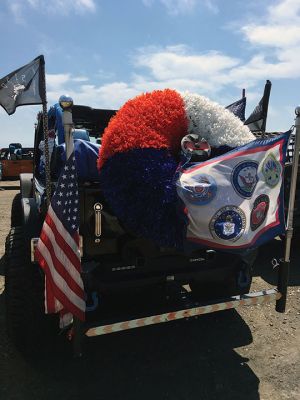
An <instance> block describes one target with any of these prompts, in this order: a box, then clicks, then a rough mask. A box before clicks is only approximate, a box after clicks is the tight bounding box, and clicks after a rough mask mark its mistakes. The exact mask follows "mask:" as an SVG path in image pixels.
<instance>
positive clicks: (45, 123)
mask: <svg viewBox="0 0 300 400" xmlns="http://www.w3.org/2000/svg"><path fill="white" fill-rule="evenodd" d="M41 57H42V58H41V71H42V73H41V89H42V93H41V98H42V106H43V128H44V154H45V177H46V198H47V199H46V201H47V208H48V207H49V205H50V200H51V173H50V156H49V154H50V153H49V131H48V111H47V91H46V71H45V60H44V56H41Z"/></svg>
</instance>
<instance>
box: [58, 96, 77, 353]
mask: <svg viewBox="0 0 300 400" xmlns="http://www.w3.org/2000/svg"><path fill="white" fill-rule="evenodd" d="M59 105H60V106H61V108H62V110H63V114H62V122H63V126H64V132H65V144H66V160H68V159H69V157H70V155H71V154H72V153H73V151H74V140H73V133H72V129H73V117H72V107H73V99H72V97H70V96H68V95H62V96H60V98H59ZM72 339H73V354H74V357H76V358H80V357H81V356H82V322H81V321H80V319H79V318H77V317H76V316H73V337H72Z"/></svg>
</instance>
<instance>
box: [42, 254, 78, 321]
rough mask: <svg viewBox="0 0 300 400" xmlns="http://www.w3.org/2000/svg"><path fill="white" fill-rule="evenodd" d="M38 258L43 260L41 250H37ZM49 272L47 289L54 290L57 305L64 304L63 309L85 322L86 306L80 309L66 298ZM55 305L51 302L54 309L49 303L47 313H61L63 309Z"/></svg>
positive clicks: (47, 273)
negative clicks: (58, 303)
mask: <svg viewBox="0 0 300 400" xmlns="http://www.w3.org/2000/svg"><path fill="white" fill-rule="evenodd" d="M37 258H38V259H40V260H42V259H43V256H42V255H41V253H40V252H39V250H37ZM47 271H48V272H46V279H47V286H46V288H47V287H49V286H50V287H51V289H53V296H55V297H54V300H55V302H56V304H57V300H58V301H59V302H60V303H61V304H63V307H64V308H66V309H68V311H70V312H71V313H72V314H73V315H75V316H76V317H78V318H79V319H81V320H84V317H85V315H84V310H85V304H84V306H83V307H82V306H81V307H78V306H77V304H74V302H73V300H72V299H71V298H70V297H68V296H66V295H65V294H64V292H63V291H61V290H60V288H59V287H58V285H57V284H56V282H55V281H54V279H53V277H52V275H51V273H50V269H47ZM54 304H55V303H53V302H52V301H51V305H52V307H49V303H48V309H46V312H47V313H49V314H50V313H57V312H59V311H61V309H59V308H57V307H56V306H55V305H54Z"/></svg>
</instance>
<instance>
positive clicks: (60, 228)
mask: <svg viewBox="0 0 300 400" xmlns="http://www.w3.org/2000/svg"><path fill="white" fill-rule="evenodd" d="M48 215H49V217H51V219H52V221H53V222H54V225H55V226H56V227H57V228H56V232H57V233H59V232H63V233H64V237H63V239H64V241H65V242H66V243H67V244H68V246H69V247H70V248H71V249H72V250H73V252H74V253H75V255H76V257H78V258H79V259H80V252H79V248H78V245H79V238H78V241H76V240H75V239H74V238H73V237H72V236H71V235H70V234H69V232H68V231H67V230H66V228H65V227H64V226H63V224H62V223H61V221H60V220H59V219H58V218H57V216H56V214H55V212H54V211H53V209H52V207H49V210H48ZM48 215H47V216H48ZM46 219H47V218H46ZM60 236H61V235H60Z"/></svg>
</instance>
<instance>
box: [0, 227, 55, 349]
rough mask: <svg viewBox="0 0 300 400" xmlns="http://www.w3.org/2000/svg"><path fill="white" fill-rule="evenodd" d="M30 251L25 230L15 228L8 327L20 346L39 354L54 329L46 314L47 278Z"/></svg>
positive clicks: (9, 250)
mask: <svg viewBox="0 0 300 400" xmlns="http://www.w3.org/2000/svg"><path fill="white" fill-rule="evenodd" d="M28 248H29V246H28V243H26V241H25V239H24V234H23V228H22V227H14V228H12V229H11V231H10V233H9V235H8V237H7V240H6V268H5V298H6V325H7V331H8V335H9V337H10V338H11V340H12V341H13V343H14V344H15V345H16V347H17V348H18V349H19V350H20V351H22V352H23V353H25V354H28V355H35V353H37V352H38V351H39V350H40V348H41V344H42V343H43V342H44V343H45V342H46V336H49V333H54V332H53V330H54V327H53V325H52V322H53V321H52V322H51V324H49V322H50V321H48V320H47V317H46V316H45V314H44V277H43V275H42V273H41V271H40V269H39V266H38V265H37V264H33V263H31V261H30V254H29V251H28ZM50 325H51V327H50ZM57 326H58V325H57ZM49 329H50V331H49ZM47 345H48V342H47Z"/></svg>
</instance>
